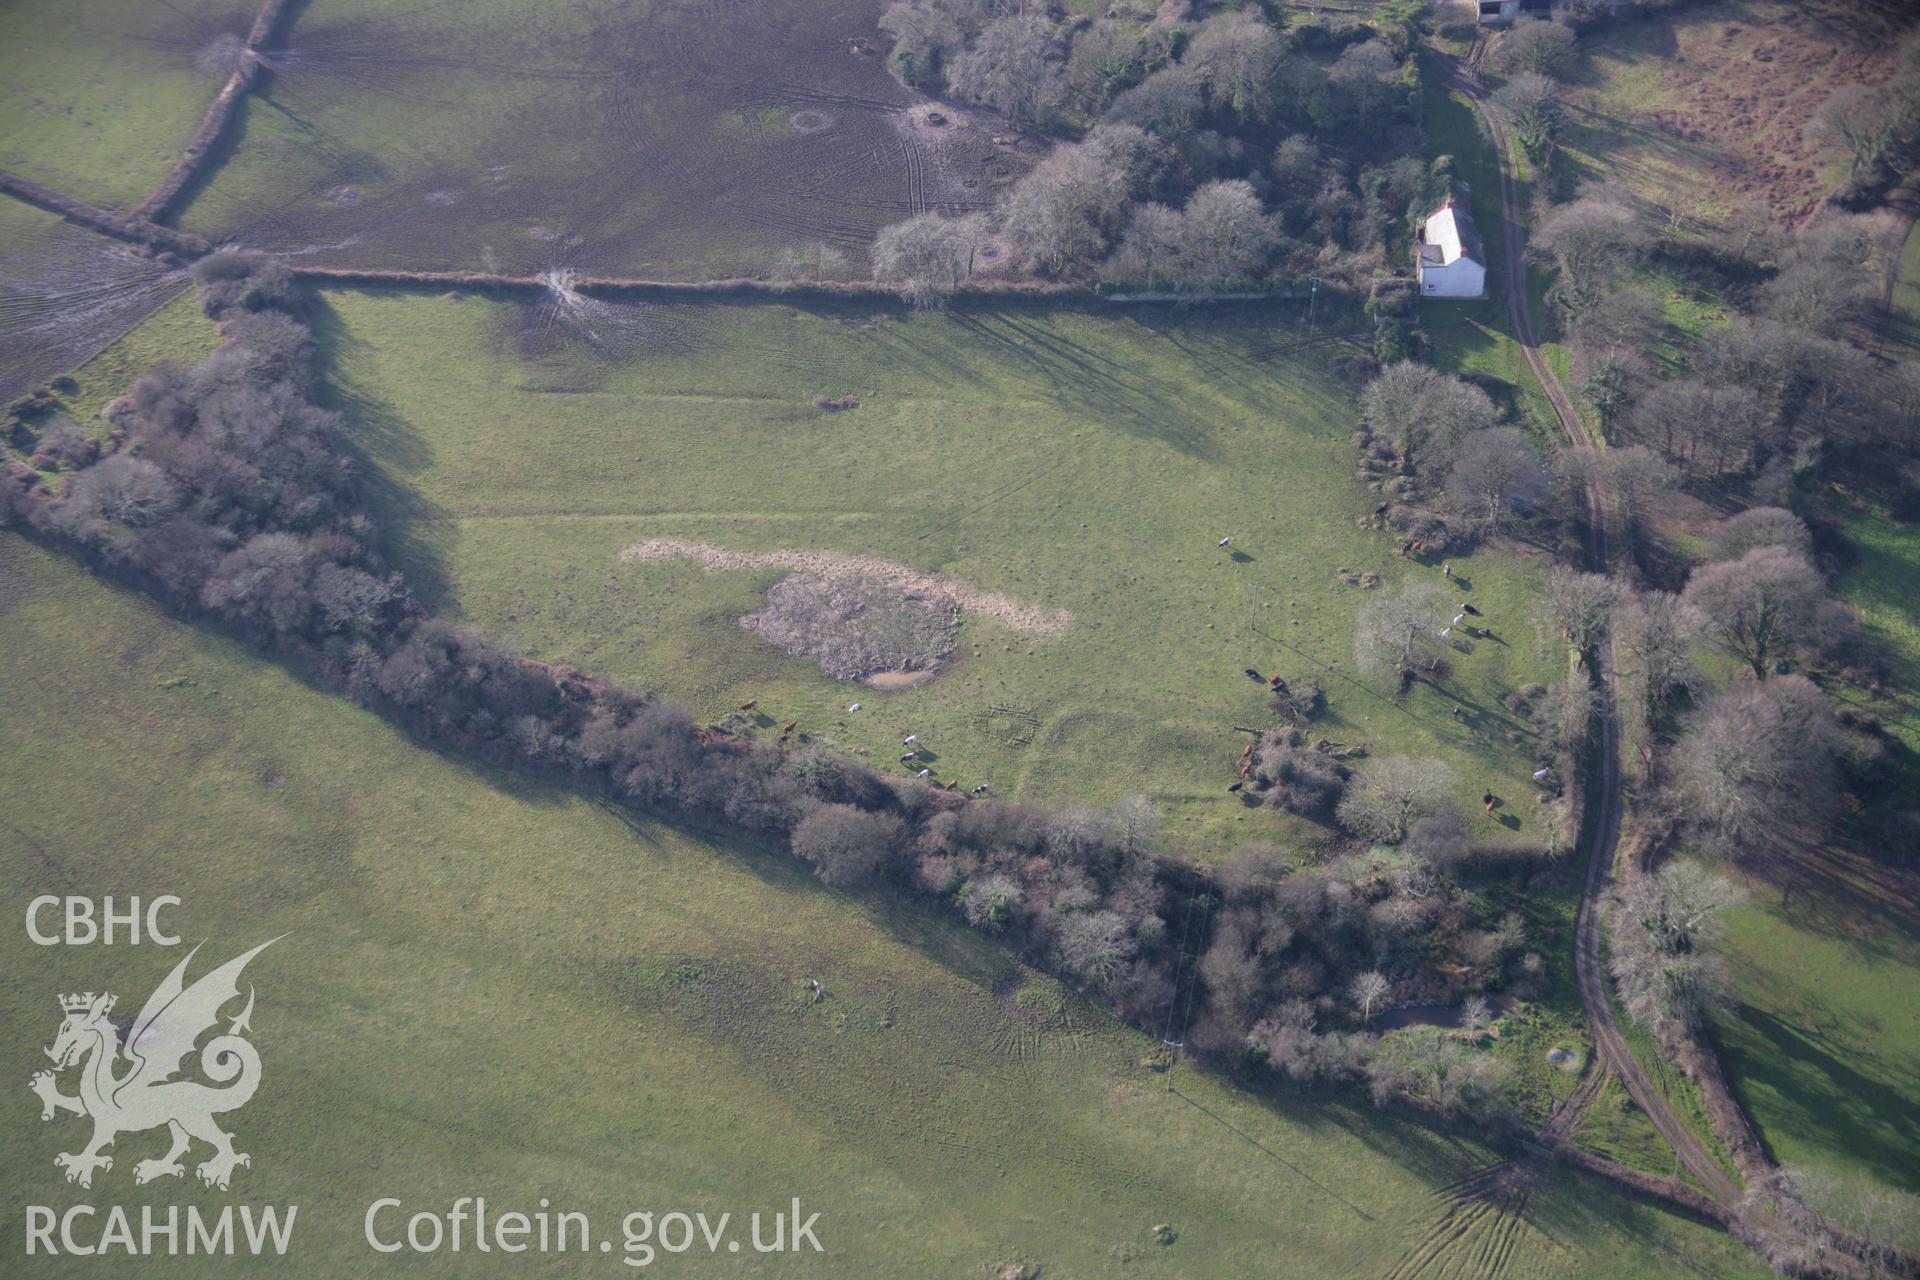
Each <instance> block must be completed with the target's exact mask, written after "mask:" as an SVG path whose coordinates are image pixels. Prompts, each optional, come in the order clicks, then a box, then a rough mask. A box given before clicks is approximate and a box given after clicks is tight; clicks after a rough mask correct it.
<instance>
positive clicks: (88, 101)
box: [0, 0, 253, 207]
mask: <svg viewBox="0 0 1920 1280" xmlns="http://www.w3.org/2000/svg"><path fill="white" fill-rule="evenodd" d="M227 12H228V14H229V15H230V19H229V20H228V21H225V22H218V20H217V19H215V18H214V16H213V15H211V14H210V15H207V17H206V18H205V19H202V20H196V19H195V18H194V17H193V16H191V15H188V14H185V13H183V11H182V9H181V7H180V6H177V5H168V4H151V3H146V2H145V0H90V2H89V3H87V4H85V5H78V6H76V5H73V4H69V3H63V0H11V2H10V3H8V4H7V5H5V6H4V7H0V120H4V121H6V128H5V129H0V168H5V169H11V170H13V171H14V172H15V173H18V174H20V175H21V176H22V177H25V178H30V179H32V180H33V181H35V182H39V183H42V184H44V185H46V186H49V187H52V188H54V189H55V190H58V191H62V192H65V193H66V194H68V195H71V196H75V197H77V198H78V199H81V200H86V201H89V202H91V203H94V204H104V205H117V206H121V207H127V206H132V205H135V204H138V203H139V202H140V201H141V200H143V199H145V198H146V196H147V194H148V192H150V191H151V190H152V189H153V186H154V184H155V183H157V182H159V181H160V178H161V177H162V176H163V175H164V174H165V173H166V172H167V170H168V169H169V168H171V167H172V165H173V163H174V161H175V160H177V159H178V158H179V156H180V152H181V150H182V149H183V148H185V147H186V145H187V142H188V140H189V139H190V138H191V137H192V136H193V131H194V129H195V128H197V127H198V126H199V123H200V117H201V116H202V115H203V114H204V113H205V112H206V109H207V107H208V106H209V105H210V104H211V103H212V102H213V99H214V95H215V94H217V93H218V92H219V91H220V80H219V77H217V76H212V75H208V74H206V73H204V72H202V71H199V70H196V69H195V67H194V65H193V59H194V55H195V53H196V52H198V50H197V49H196V48H195V46H194V43H193V42H194V40H195V38H196V35H198V36H200V37H201V38H204V39H206V40H211V39H212V38H213V37H214V35H216V34H218V33H219V32H220V31H223V30H225V31H232V32H234V33H236V34H240V35H244V34H245V33H246V30H247V27H248V25H249V23H251V22H252V20H253V9H252V6H245V5H243V6H239V7H231V6H229V7H227ZM216 23H217V25H216Z"/></svg>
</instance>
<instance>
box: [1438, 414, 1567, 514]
mask: <svg viewBox="0 0 1920 1280" xmlns="http://www.w3.org/2000/svg"><path fill="white" fill-rule="evenodd" d="M1548 489H1549V486H1548V481H1547V472H1546V469H1545V468H1544V467H1542V466H1541V465H1540V458H1539V456H1538V455H1537V454H1536V453H1535V452H1534V449H1533V442H1532V441H1530V440H1528V439H1527V437H1526V436H1525V435H1524V434H1522V433H1521V432H1519V431H1517V430H1515V429H1514V428H1512V427H1490V428H1488V429H1486V430H1484V431H1476V432H1474V433H1473V434H1471V435H1469V436H1467V437H1466V438H1465V439H1463V440H1462V441H1461V442H1460V448H1459V450H1458V452H1456V453H1455V454H1454V459H1453V468H1452V470H1450V471H1449V472H1448V473H1447V503H1448V505H1449V506H1451V507H1452V508H1453V509H1454V510H1455V511H1457V512H1459V513H1460V514H1461V515H1463V516H1466V517H1467V518H1468V519H1471V520H1477V521H1479V522H1480V523H1482V524H1487V525H1497V524H1501V523H1503V522H1504V521H1506V520H1507V518H1508V517H1510V516H1513V515H1525V514H1528V513H1529V512H1533V511H1537V510H1539V509H1540V507H1541V506H1542V505H1544V504H1545V502H1546V500H1547V493H1548Z"/></svg>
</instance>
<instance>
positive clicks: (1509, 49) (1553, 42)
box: [1487, 18, 1580, 76]
mask: <svg viewBox="0 0 1920 1280" xmlns="http://www.w3.org/2000/svg"><path fill="white" fill-rule="evenodd" d="M1579 55H1580V41H1579V40H1578V38H1576V37H1575V35H1574V33H1573V32H1572V31H1571V30H1570V29H1569V28H1567V27H1564V26H1562V25H1561V24H1559V23H1557V22H1547V21H1544V20H1542V19H1539V18H1528V19H1524V20H1522V21H1520V22H1516V23H1514V24H1513V28H1512V29H1511V30H1509V31H1508V32H1507V33H1506V34H1505V35H1503V36H1501V37H1500V38H1499V39H1498V40H1496V41H1495V42H1494V46H1493V49H1492V50H1491V51H1490V52H1489V53H1488V55H1487V62H1488V64H1489V65H1491V67H1492V68H1493V70H1495V71H1497V72H1499V73H1500V74H1501V75H1503V76H1519V75H1522V74H1528V73H1531V74H1535V75H1541V76H1559V75H1565V74H1566V73H1567V71H1568V70H1569V69H1570V68H1571V67H1572V66H1573V63H1574V59H1575V58H1577V57H1579Z"/></svg>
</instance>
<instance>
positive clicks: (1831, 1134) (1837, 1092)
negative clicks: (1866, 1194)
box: [1722, 1002, 1920, 1189]
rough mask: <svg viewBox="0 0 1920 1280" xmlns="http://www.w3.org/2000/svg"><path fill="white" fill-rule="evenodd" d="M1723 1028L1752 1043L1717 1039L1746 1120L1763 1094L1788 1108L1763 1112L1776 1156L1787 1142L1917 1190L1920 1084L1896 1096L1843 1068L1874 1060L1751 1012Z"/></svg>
mask: <svg viewBox="0 0 1920 1280" xmlns="http://www.w3.org/2000/svg"><path fill="white" fill-rule="evenodd" d="M1730 1021H1737V1022H1738V1023H1740V1024H1743V1025H1744V1027H1745V1028H1746V1030H1747V1031H1748V1032H1750V1033H1751V1039H1747V1037H1741V1038H1740V1039H1739V1040H1732V1041H1729V1040H1728V1038H1727V1037H1725V1036H1722V1040H1723V1044H1724V1051H1725V1053H1726V1056H1727V1058H1728V1066H1729V1071H1728V1074H1729V1075H1730V1076H1731V1077H1732V1079H1733V1081H1734V1087H1735V1089H1736V1090H1737V1091H1738V1092H1739V1093H1740V1094H1741V1095H1742V1099H1741V1101H1742V1103H1743V1105H1745V1106H1746V1107H1747V1110H1748V1113H1749V1114H1754V1109H1753V1105H1752V1101H1753V1096H1754V1094H1755V1092H1756V1091H1766V1092H1770V1093H1772V1094H1774V1095H1775V1096H1776V1097H1777V1098H1779V1099H1780V1100H1781V1101H1782V1102H1784V1103H1786V1104H1787V1107H1786V1109H1783V1108H1781V1107H1779V1106H1775V1107H1769V1108H1766V1109H1765V1111H1766V1114H1767V1115H1768V1123H1767V1126H1766V1127H1767V1128H1771V1129H1773V1131H1774V1132H1773V1134H1772V1135H1771V1136H1767V1135H1764V1133H1763V1136H1767V1141H1768V1145H1769V1146H1773V1147H1775V1148H1776V1150H1775V1154H1776V1155H1778V1154H1779V1152H1778V1149H1777V1148H1778V1141H1777V1139H1778V1138H1780V1137H1782V1136H1786V1135H1789V1134H1790V1135H1791V1136H1792V1138H1793V1139H1794V1140H1795V1141H1796V1142H1798V1143H1801V1144H1804V1145H1807V1146H1813V1147H1818V1148H1821V1149H1823V1150H1824V1151H1826V1152H1828V1153H1831V1155H1832V1156H1833V1157H1835V1158H1839V1159H1845V1160H1850V1161H1852V1162H1854V1163H1856V1164H1859V1165H1860V1166H1862V1167H1864V1168H1865V1169H1866V1170H1867V1171H1868V1172H1869V1173H1871V1174H1872V1175H1873V1176H1874V1177H1876V1178H1878V1179H1880V1180H1882V1181H1884V1182H1886V1183H1888V1184H1890V1185H1892V1186H1897V1187H1904V1188H1908V1189H1911V1188H1913V1187H1916V1186H1920V1148H1916V1146H1915V1144H1914V1140H1913V1128H1912V1123H1911V1116H1912V1114H1913V1089H1914V1087H1915V1085H1916V1084H1920V1081H1914V1080H1909V1081H1908V1082H1907V1083H1906V1085H1905V1087H1903V1088H1896V1087H1895V1086H1893V1085H1891V1084H1889V1083H1887V1082H1886V1081H1885V1080H1881V1079H1876V1078H1875V1077H1873V1076H1869V1075H1867V1074H1865V1073H1864V1072H1861V1071H1859V1070H1856V1069H1855V1068H1854V1067H1853V1066H1852V1065H1849V1062H1848V1060H1849V1059H1851V1060H1855V1061H1860V1060H1866V1061H1872V1060H1873V1059H1871V1058H1866V1057H1865V1056H1864V1055H1863V1054H1862V1052H1861V1051H1860V1050H1858V1049H1857V1048H1855V1047H1853V1046H1850V1045H1843V1044H1840V1043H1838V1042H1836V1041H1834V1040H1833V1039H1831V1038H1830V1037H1829V1036H1827V1035H1826V1034H1825V1033H1824V1032H1822V1031H1821V1030H1820V1029H1818V1028H1816V1027H1812V1026H1801V1025H1796V1024H1793V1023H1789V1022H1787V1021H1785V1020H1783V1019H1781V1018H1778V1017H1775V1016H1774V1015H1773V1014H1772V1013H1769V1012H1767V1011H1766V1010H1764V1009H1760V1008H1757V1007H1755V1006H1754V1005H1751V1004H1747V1003H1744V1002H1743V1003H1741V1004H1740V1005H1739V1006H1738V1007H1737V1008H1736V1009H1735V1010H1734V1011H1733V1014H1732V1015H1731V1018H1730ZM1740 1040H1746V1041H1747V1042H1746V1043H1741V1042H1740ZM1908 1074H1911V1073H1908ZM1903 1116H1905V1117H1908V1120H1907V1121H1906V1122H1902V1120H1901V1119H1900V1117H1903Z"/></svg>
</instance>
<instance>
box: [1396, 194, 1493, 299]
mask: <svg viewBox="0 0 1920 1280" xmlns="http://www.w3.org/2000/svg"><path fill="white" fill-rule="evenodd" d="M1414 240H1415V244H1414V249H1415V250H1416V252H1417V254H1418V259H1419V267H1418V270H1419V273H1420V296H1421V297H1423V298H1484V297H1486V296H1487V251H1486V248H1485V247H1484V246H1483V245H1482V244H1481V243H1480V231H1479V229H1478V228H1476V227H1475V226H1474V225H1473V215H1472V214H1470V213H1468V212H1467V211H1466V209H1465V208H1464V207H1462V206H1461V205H1459V204H1456V203H1455V202H1454V201H1453V200H1452V199H1449V200H1448V201H1447V202H1446V203H1445V204H1443V205H1441V206H1440V208H1439V209H1437V210H1435V212H1434V214H1433V216H1432V217H1430V218H1428V219H1427V220H1426V222H1425V223H1424V224H1423V225H1422V226H1421V228H1420V230H1419V231H1417V232H1415V233H1414Z"/></svg>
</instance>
